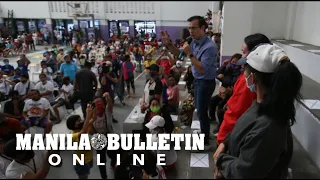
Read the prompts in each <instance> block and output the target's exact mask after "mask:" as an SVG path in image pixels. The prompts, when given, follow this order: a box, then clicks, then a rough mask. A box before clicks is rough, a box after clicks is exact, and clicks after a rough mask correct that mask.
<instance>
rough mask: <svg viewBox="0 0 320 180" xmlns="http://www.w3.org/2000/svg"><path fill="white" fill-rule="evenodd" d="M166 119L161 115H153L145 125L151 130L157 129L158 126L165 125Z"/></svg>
mask: <svg viewBox="0 0 320 180" xmlns="http://www.w3.org/2000/svg"><path fill="white" fill-rule="evenodd" d="M165 123H166V121H165V120H164V119H163V117H161V116H158V115H156V116H153V118H152V119H151V120H150V121H149V122H148V123H147V124H146V125H145V126H146V127H147V128H148V129H149V130H152V129H155V128H156V127H163V126H164V124H165Z"/></svg>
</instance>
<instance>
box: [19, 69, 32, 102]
mask: <svg viewBox="0 0 320 180" xmlns="http://www.w3.org/2000/svg"><path fill="white" fill-rule="evenodd" d="M31 89H34V84H33V83H32V82H30V81H29V75H25V74H22V75H21V81H20V82H18V83H17V84H16V85H15V86H14V90H15V91H18V92H19V96H20V98H21V100H23V101H24V100H25V99H27V98H28V97H29V96H28V92H29V91H30V90H31Z"/></svg>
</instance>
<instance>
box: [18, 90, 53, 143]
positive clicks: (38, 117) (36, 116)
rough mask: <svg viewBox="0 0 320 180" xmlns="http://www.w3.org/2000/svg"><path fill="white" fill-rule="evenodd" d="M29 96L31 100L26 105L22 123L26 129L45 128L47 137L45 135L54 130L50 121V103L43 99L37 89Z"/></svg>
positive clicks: (31, 91)
mask: <svg viewBox="0 0 320 180" xmlns="http://www.w3.org/2000/svg"><path fill="white" fill-rule="evenodd" d="M29 96H30V97H31V99H29V100H27V101H26V103H25V105H24V108H23V114H22V116H23V119H22V121H21V123H22V125H23V126H24V127H25V129H29V128H30V127H32V126H38V127H41V128H44V137H45V134H48V133H50V132H51V130H52V122H51V121H50V120H49V119H48V115H49V111H50V103H49V101H48V100H47V99H45V98H42V97H41V95H40V92H39V91H38V90H36V89H32V90H30V92H29Z"/></svg>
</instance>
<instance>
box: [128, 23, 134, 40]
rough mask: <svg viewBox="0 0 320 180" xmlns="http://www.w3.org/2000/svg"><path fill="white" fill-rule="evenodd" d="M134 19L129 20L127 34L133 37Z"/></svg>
mask: <svg viewBox="0 0 320 180" xmlns="http://www.w3.org/2000/svg"><path fill="white" fill-rule="evenodd" d="M134 28H135V27H134V20H129V35H130V38H132V37H134Z"/></svg>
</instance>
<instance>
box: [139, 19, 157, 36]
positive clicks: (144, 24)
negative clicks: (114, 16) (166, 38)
mask: <svg viewBox="0 0 320 180" xmlns="http://www.w3.org/2000/svg"><path fill="white" fill-rule="evenodd" d="M134 26H135V30H136V32H138V33H139V34H141V33H152V32H153V33H156V22H155V21H135V22H134Z"/></svg>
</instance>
